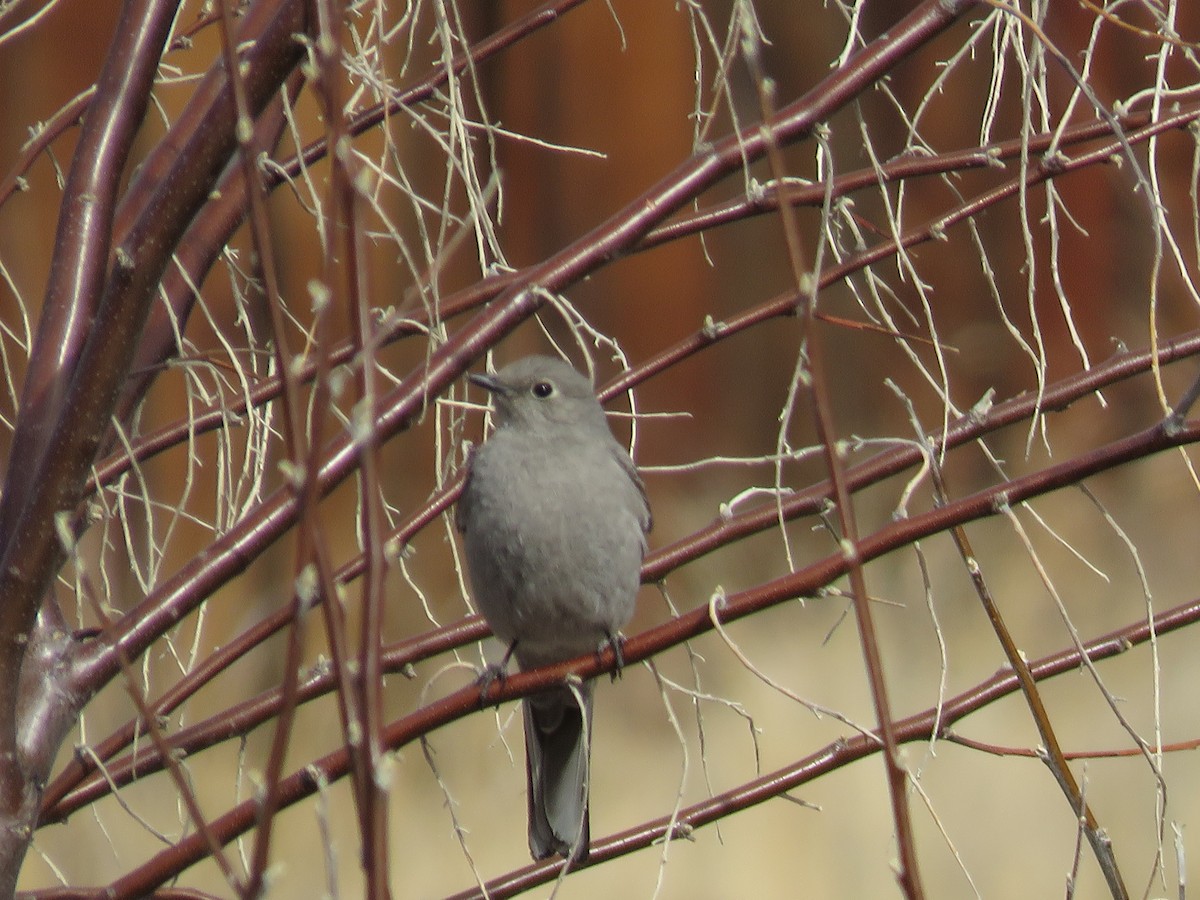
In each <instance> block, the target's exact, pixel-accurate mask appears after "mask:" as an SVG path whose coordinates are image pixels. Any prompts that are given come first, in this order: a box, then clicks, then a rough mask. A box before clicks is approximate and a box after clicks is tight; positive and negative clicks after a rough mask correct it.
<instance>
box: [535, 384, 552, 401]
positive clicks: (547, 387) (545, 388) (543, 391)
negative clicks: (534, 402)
mask: <svg viewBox="0 0 1200 900" xmlns="http://www.w3.org/2000/svg"><path fill="white" fill-rule="evenodd" d="M529 393H531V394H533V396H535V397H537V398H538V399H539V400H545V399H546V398H547V397H550V396H552V395H553V394H554V385H553V384H551V383H550V382H549V381H538V382H535V383H534V385H533V386H532V387H531V388H530V389H529Z"/></svg>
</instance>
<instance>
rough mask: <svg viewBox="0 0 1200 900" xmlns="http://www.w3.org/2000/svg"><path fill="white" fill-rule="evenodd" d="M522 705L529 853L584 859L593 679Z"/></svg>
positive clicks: (586, 841)
mask: <svg viewBox="0 0 1200 900" xmlns="http://www.w3.org/2000/svg"><path fill="white" fill-rule="evenodd" d="M577 695H578V696H577ZM580 700H582V701H583V706H582V709H581V708H580V704H579V701H580ZM523 705H524V708H525V770H526V773H527V774H528V776H529V791H528V793H527V796H528V798H529V852H530V853H532V854H533V858H534V859H545V858H546V857H547V856H551V855H553V854H555V853H558V854H560V855H562V856H563V857H565V858H566V859H569V860H571V861H573V862H583V861H584V860H586V859H587V856H588V841H589V833H588V786H589V781H590V771H589V770H590V762H589V759H588V756H589V751H590V749H591V738H592V684H591V683H590V682H584V683H582V684H575V685H572V686H563V687H560V688H557V689H555V690H553V691H548V692H546V693H544V694H537V695H534V696H532V697H526V698H525V702H524V704H523Z"/></svg>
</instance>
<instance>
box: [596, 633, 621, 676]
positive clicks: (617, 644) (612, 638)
mask: <svg viewBox="0 0 1200 900" xmlns="http://www.w3.org/2000/svg"><path fill="white" fill-rule="evenodd" d="M624 646H625V636H624V635H623V634H621V632H619V631H618V632H617V633H616V634H613V633H612V632H607V633H606V634H605V638H604V642H603V643H601V644H600V647H599V649H598V650H597V651H596V654H597V655H599V654H601V653H603V652H604V648H605V647H612V652H613V656H615V657H616V658H617V665H616V668H614V669H613V670H612V675H611V677H612V680H613V681H616V680H617V679H618V678H620V677H621V671H622V670H623V669H624V668H625V651H624Z"/></svg>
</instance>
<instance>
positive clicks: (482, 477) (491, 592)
mask: <svg viewBox="0 0 1200 900" xmlns="http://www.w3.org/2000/svg"><path fill="white" fill-rule="evenodd" d="M469 377H470V379H471V381H473V382H474V383H475V384H478V385H479V386H480V387H483V388H486V389H487V390H488V391H489V392H490V393H491V394H492V396H493V398H495V411H496V423H497V424H496V431H495V433H494V434H493V435H492V436H491V438H489V439H488V440H487V441H486V442H485V443H484V444H483V446H482V447H480V448H479V449H478V450H476V452H475V453H474V455H473V456H472V459H471V464H470V471H469V473H468V476H467V482H466V485H465V487H464V488H463V493H462V497H461V499H460V500H459V501H458V518H457V522H458V528H459V530H460V531H461V532H462V533H463V537H464V543H465V545H466V556H467V566H468V570H469V574H470V579H471V586H472V589H473V591H474V595H475V600H476V602H477V603H478V605H479V610H480V612H481V613H482V614H483V616H484V618H485V619H487V622H488V624H489V625H490V626H491V629H492V632H493V633H494V634H495V635H496V637H497V638H499V639H500V640H501V641H503V642H504V643H505V644H507V645H508V647H509V651H508V654H507V655H506V656H505V658H504V659H505V662H507V661H508V658H509V656H512V655H515V656H516V658H517V663H518V664H519V665H520V667H521V668H522V669H532V668H535V667H536V666H541V665H546V664H549V663H554V662H560V661H562V660H564V659H570V658H572V657H575V656H580V655H582V654H585V653H591V652H595V651H596V650H598V649H599V648H601V647H603V646H604V645H605V644H611V645H612V646H613V647H614V649H615V650H616V651H617V653H618V655H619V653H620V646H619V644H618V643H617V636H618V632H619V631H620V629H621V628H622V627H623V626H624V625H625V624H626V623H627V622H628V621H629V619H630V617H631V616H632V615H633V607H634V599H635V597H636V595H637V590H638V584H639V580H640V571H641V565H642V557H643V556H644V555H645V553H646V532H647V531H649V529H650V509H649V507H648V506H647V504H646V495H645V492H644V491H643V489H642V482H641V479H640V478H638V475H637V471H636V470H635V469H634V466H633V461H632V460H631V459H630V458H629V454H628V453H626V452H625V450H624V448H622V447H621V445H620V444H619V443H617V441H616V439H615V438H614V437H613V435H612V432H611V431H609V428H608V422H607V420H606V419H605V417H604V410H603V409H602V408H601V406H600V404H599V402H597V400H596V397H595V395H594V394H593V393H592V387H591V385H590V384H589V383H588V380H587V379H586V378H584V377H583V376H582V375H580V374H579V373H578V372H576V371H575V370H574V369H573V368H571V367H570V366H569V365H567V364H566V363H564V362H562V361H561V360H558V359H552V358H550V357H545V356H531V357H528V358H526V359H522V360H520V361H518V362H515V363H512V364H511V365H509V366H506V367H505V368H504V369H502V370H500V371H499V372H497V373H496V374H495V375H493V376H484V375H471V376H469ZM592 687H593V686H592V684H591V683H590V682H585V683H583V684H577V685H575V690H576V691H577V692H578V694H579V696H580V698H581V699H582V701H583V704H582V709H581V708H580V704H579V703H578V701H577V700H576V697H575V694H574V693H572V690H571V688H570V687H569V686H567V685H565V684H564V685H563V686H562V687H559V688H556V689H555V690H553V691H548V692H545V693H540V694H537V695H534V696H531V697H527V698H526V699H525V703H524V712H525V768H526V773H527V775H528V779H529V785H528V789H529V793H528V800H529V851H530V853H532V854H533V858H534V859H544V858H546V857H547V856H550V855H551V854H554V853H558V854H561V855H562V856H564V857H565V858H567V859H570V860H575V861H583V860H585V859H587V854H588V840H589V835H588V783H589V780H590V779H589V766H590V762H589V759H588V750H589V748H590V746H591V723H592Z"/></svg>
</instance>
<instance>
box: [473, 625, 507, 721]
mask: <svg viewBox="0 0 1200 900" xmlns="http://www.w3.org/2000/svg"><path fill="white" fill-rule="evenodd" d="M516 649H517V642H516V641H513V642H512V643H511V644H509V645H508V651H507V652H506V653H505V654H504V659H502V660H500V662H498V663H492V664H491V665H488V666H486V667H485V668H484V670H483V673H482V674H481V675H480V676H479V678H477V679H476V680H475V683H476V684H477V685H479V707H480V708H481V709H487V706H488V699H487V697H488V693H489V692H490V691H491V689H492V685H493V684H494V683H496V682H497V681H499V682H500V687H501V688H503V687H504V682H505V681H506V680H507V679H508V661H509V660H510V659H512V655H513V652H514V651H515V650H516ZM496 705H497V706H499V705H500V704H499V703H497V704H496Z"/></svg>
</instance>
